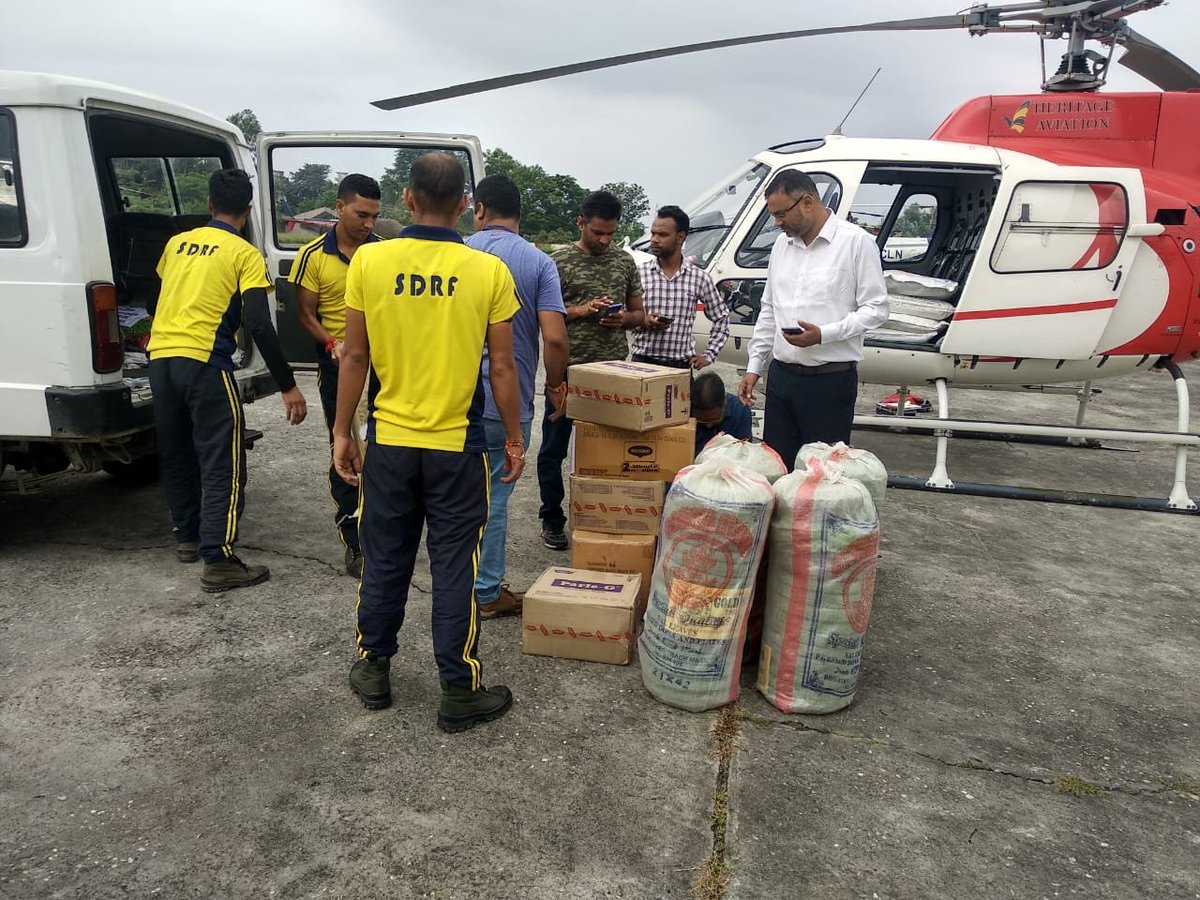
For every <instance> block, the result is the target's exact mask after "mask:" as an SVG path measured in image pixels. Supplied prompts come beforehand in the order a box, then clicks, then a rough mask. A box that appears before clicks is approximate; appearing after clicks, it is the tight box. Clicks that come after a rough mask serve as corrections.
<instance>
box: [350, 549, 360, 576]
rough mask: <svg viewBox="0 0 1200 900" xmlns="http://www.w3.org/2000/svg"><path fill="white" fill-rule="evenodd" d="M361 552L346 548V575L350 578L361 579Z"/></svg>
mask: <svg viewBox="0 0 1200 900" xmlns="http://www.w3.org/2000/svg"><path fill="white" fill-rule="evenodd" d="M362 566H363V558H362V550H360V549H359V548H358V547H347V548H346V574H347V575H349V576H350V577H351V578H362Z"/></svg>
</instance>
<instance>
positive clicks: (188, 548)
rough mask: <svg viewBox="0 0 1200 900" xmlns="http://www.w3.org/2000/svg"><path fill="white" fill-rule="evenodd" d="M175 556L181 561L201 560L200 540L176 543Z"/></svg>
mask: <svg viewBox="0 0 1200 900" xmlns="http://www.w3.org/2000/svg"><path fill="white" fill-rule="evenodd" d="M175 558H176V559H177V560H179V561H180V562H181V563H194V562H199V560H200V542H199V541H180V542H179V543H178V544H176V545H175Z"/></svg>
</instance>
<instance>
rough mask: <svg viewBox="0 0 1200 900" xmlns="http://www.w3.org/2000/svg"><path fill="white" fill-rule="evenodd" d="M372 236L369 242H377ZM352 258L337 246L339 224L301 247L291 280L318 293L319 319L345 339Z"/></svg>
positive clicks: (326, 328)
mask: <svg viewBox="0 0 1200 900" xmlns="http://www.w3.org/2000/svg"><path fill="white" fill-rule="evenodd" d="M378 240H379V238H378V237H376V236H375V235H371V236H370V237H369V238H367V241H368V242H372V241H378ZM349 268H350V260H348V259H346V257H345V256H343V255H342V251H341V250H339V249H338V242H337V234H336V226H334V227H333V228H330V229H329V231H328V232H326V233H325V234H324V235H322V236H321V237H319V238H315V239H313V240H312V241H310V242H309V243H307V244H305V245H304V246H303V247H301V248H300V252H299V253H297V254H296V261H295V262H294V263H292V271H291V272H290V273H288V281H290V282H291V283H292V284H295V285H299V286H300V287H303V288H307V289H308V290H310V291H312V292H313V293H314V294H316V295H317V318H319V319H320V320H321V324H322V325H324V326H325V330H326V331H328V332H329V333H330V334H331V335H333V337H335V338H337V339H338V340H339V341H342V340H345V339H346V272H347V271H348V270H349Z"/></svg>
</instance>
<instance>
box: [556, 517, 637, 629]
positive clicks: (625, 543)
mask: <svg viewBox="0 0 1200 900" xmlns="http://www.w3.org/2000/svg"><path fill="white" fill-rule="evenodd" d="M657 544H658V537H657V536H656V535H653V534H602V533H601V532H599V531H586V530H584V529H576V530H575V531H572V532H571V565H572V567H574V568H576V569H591V570H592V571H594V572H623V573H625V574H627V575H640V576H641V578H642V584H641V587H640V588H639V590H638V595H637V600H638V605H637V609H636V610H634V616H633V624H634V626H638V625H640V624H641V622H642V616H644V615H645V614H646V598H647V597H649V596H650V576H651V575H652V574H653V573H654V548H655V546H656V545H657ZM635 631H636V627H635Z"/></svg>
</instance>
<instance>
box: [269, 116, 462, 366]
mask: <svg viewBox="0 0 1200 900" xmlns="http://www.w3.org/2000/svg"><path fill="white" fill-rule="evenodd" d="M434 150H440V151H445V152H448V153H451V154H453V155H455V156H456V157H458V159H459V160H460V161H461V162H462V165H463V170H464V172H465V173H466V176H467V186H468V190H469V191H471V192H474V187H475V183H476V182H477V181H478V180H479V179H480V178H482V177H483V150H482V148H481V147H480V145H479V139H478V138H475V137H471V136H468V135H446V134H407V133H401V132H342V133H337V132H268V133H264V134H261V135H259V138H258V175H259V189H258V191H257V196H258V202H259V203H260V204H261V209H262V220H263V238H264V245H265V246H264V247H263V250H264V252H265V253H266V257H267V268H268V270H269V271H270V273H271V277H272V278H273V279H275V302H276V320H277V327H278V330H279V339H280V342H281V343H282V344H283V350H284V353H285V354H286V355H287V359H288V361H289V362H290V363H291V364H292V365H293V366H295V365H300V366H314V365H316V361H317V357H316V341H315V340H314V339H313V337H312V336H311V335H309V334H308V332H306V331H305V330H304V329H303V328H302V327H301V325H300V320H299V316H298V310H297V304H296V292H295V289H294V288H293V286H292V284H291V283H290V282H289V281H288V275H289V274H290V272H291V268H292V263H293V262H294V260H295V258H296V253H297V251H298V250H299V249H300V248H301V247H303V246H304V245H305V244H307V243H309V242H310V241H312V240H314V239H315V238H318V237H320V236H322V235H324V234H326V233H327V232H328V231H329V230H330V229H332V228H333V226H334V223H335V221H336V217H337V213H336V210H335V205H336V200H337V186H338V183H339V182H340V181H341V180H342V179H343V178H344V177H345V176H346V175H349V174H351V173H360V174H363V175H368V176H370V177H371V178H374V179H375V180H376V181H377V182H379V186H380V191H381V193H382V198H381V205H382V212H381V216H380V223H379V224H378V225H377V226H376V231H377V232H379V233H380V234H386V235H387V236H394V235H393V234H392V232H394V231H396V230H398V229H399V228H400V227H403V226H404V225H406V224H408V221H409V219H408V212H407V210H405V208H404V201H403V194H404V188H405V187H406V186H407V185H408V171H409V168H410V167H411V166H412V163H413V160H415V159H416V158H417V157H418V156H420V155H421V154H423V153H428V152H430V151H434ZM459 224H460V230H463V231H468V230H470V212H469V211H468V213H467V214H466V215H464V217H463V221H462V222H460V223H459Z"/></svg>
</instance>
